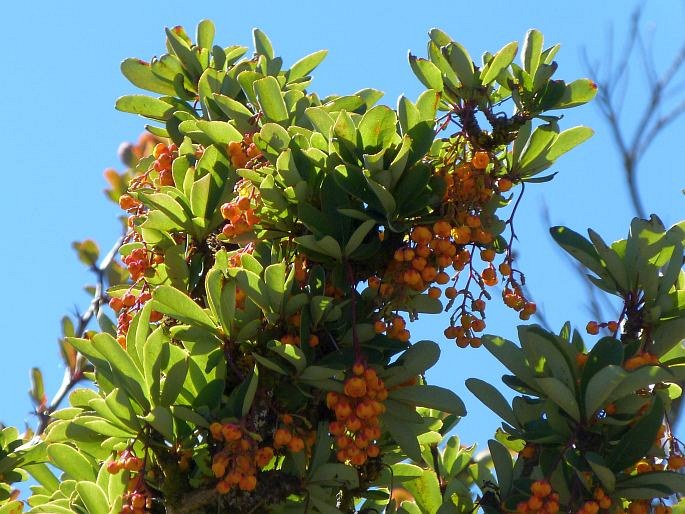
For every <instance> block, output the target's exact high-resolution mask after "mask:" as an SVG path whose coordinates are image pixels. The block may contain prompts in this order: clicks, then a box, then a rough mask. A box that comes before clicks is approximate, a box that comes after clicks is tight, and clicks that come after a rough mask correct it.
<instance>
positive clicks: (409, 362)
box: [382, 340, 440, 387]
mask: <svg viewBox="0 0 685 514" xmlns="http://www.w3.org/2000/svg"><path fill="white" fill-rule="evenodd" d="M439 358H440V346H438V345H437V344H436V343H435V342H433V341H427V340H424V341H418V342H417V343H414V344H413V345H411V346H410V347H409V348H408V349H407V350H406V351H405V352H404V353H403V354H402V355H400V357H399V358H398V359H397V361H395V362H394V363H393V364H392V366H390V367H389V368H388V370H387V371H386V373H384V374H383V377H382V378H383V381H384V382H385V385H386V387H393V386H396V385H399V384H401V383H402V382H406V381H407V380H409V379H411V378H414V377H416V376H417V375H421V374H423V373H425V371H426V370H427V369H429V368H430V367H432V366H433V365H434V364H435V363H436V362H438V359H439Z"/></svg>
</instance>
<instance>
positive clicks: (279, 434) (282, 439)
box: [274, 428, 293, 448]
mask: <svg viewBox="0 0 685 514" xmlns="http://www.w3.org/2000/svg"><path fill="white" fill-rule="evenodd" d="M292 438H293V436H292V434H291V433H290V430H286V429H285V428H279V429H278V430H276V433H275V434H274V447H275V448H281V447H283V446H286V445H287V444H288V443H290V441H291V440H292Z"/></svg>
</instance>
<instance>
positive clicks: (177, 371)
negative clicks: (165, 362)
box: [159, 359, 188, 406]
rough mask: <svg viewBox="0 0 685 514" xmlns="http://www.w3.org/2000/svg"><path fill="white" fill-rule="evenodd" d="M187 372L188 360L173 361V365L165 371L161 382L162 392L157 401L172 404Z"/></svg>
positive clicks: (163, 404) (167, 404)
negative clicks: (164, 376)
mask: <svg viewBox="0 0 685 514" xmlns="http://www.w3.org/2000/svg"><path fill="white" fill-rule="evenodd" d="M187 374H188V360H187V359H182V360H179V361H177V362H175V363H174V365H173V366H172V367H171V369H169V370H168V371H167V372H166V378H165V379H164V383H163V384H162V394H161V396H160V400H159V403H160V405H162V406H169V405H172V404H173V403H174V402H175V401H176V398H178V395H179V394H180V393H181V391H182V390H183V384H184V382H185V379H186V375H187Z"/></svg>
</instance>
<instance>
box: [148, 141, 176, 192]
mask: <svg viewBox="0 0 685 514" xmlns="http://www.w3.org/2000/svg"><path fill="white" fill-rule="evenodd" d="M177 150H178V147H177V146H176V145H175V144H171V145H168V146H167V145H165V144H164V143H157V145H155V147H154V149H153V150H152V156H153V157H154V158H155V161H154V162H153V163H152V168H153V169H154V170H155V171H156V172H157V173H159V185H160V186H173V185H174V176H173V175H172V173H171V166H172V164H173V162H174V159H175V158H176V157H177V155H178V152H177Z"/></svg>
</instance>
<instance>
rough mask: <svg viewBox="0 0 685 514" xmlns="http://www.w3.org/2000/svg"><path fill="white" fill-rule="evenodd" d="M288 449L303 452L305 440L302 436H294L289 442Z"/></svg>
mask: <svg viewBox="0 0 685 514" xmlns="http://www.w3.org/2000/svg"><path fill="white" fill-rule="evenodd" d="M288 449H289V450H290V451H291V452H293V453H298V452H301V451H302V450H303V449H304V440H303V439H302V438H301V437H293V438H291V439H290V442H289V443H288Z"/></svg>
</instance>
